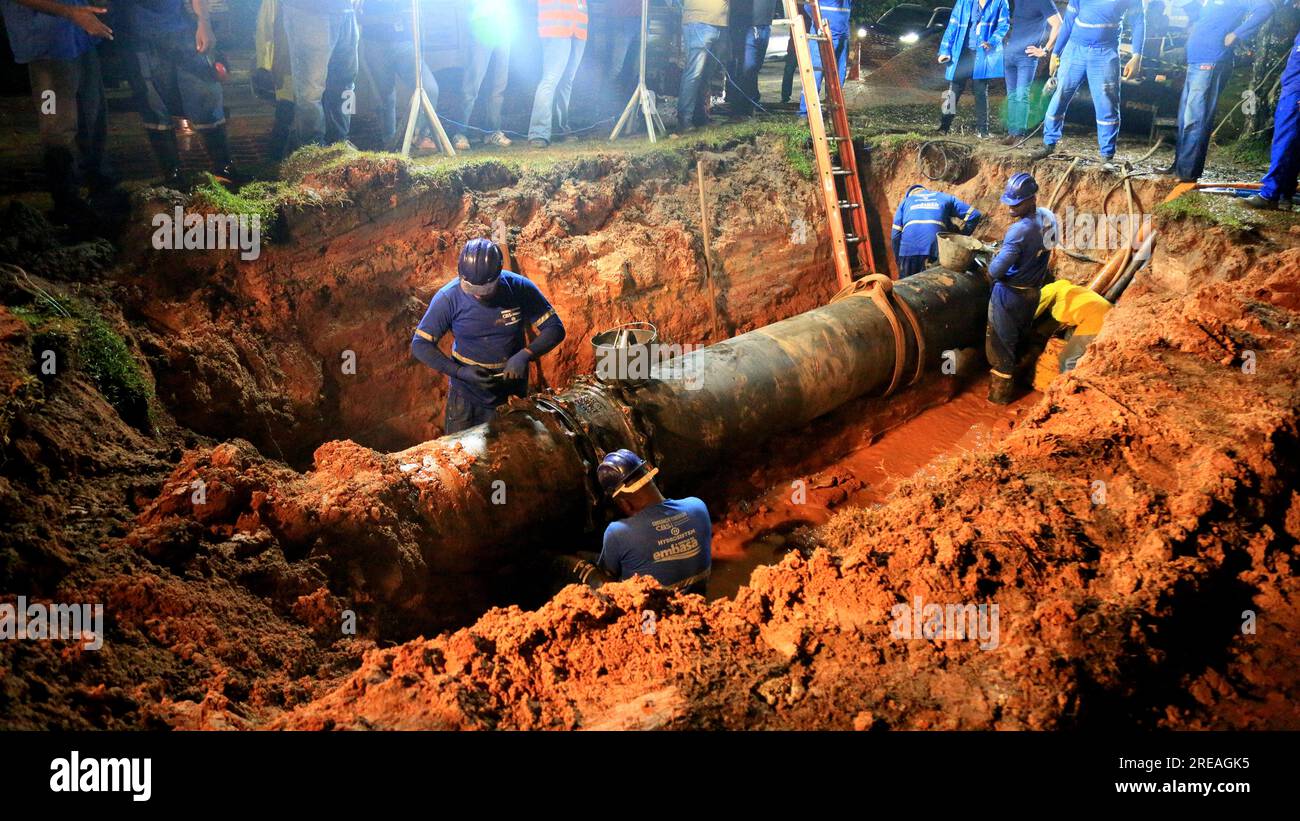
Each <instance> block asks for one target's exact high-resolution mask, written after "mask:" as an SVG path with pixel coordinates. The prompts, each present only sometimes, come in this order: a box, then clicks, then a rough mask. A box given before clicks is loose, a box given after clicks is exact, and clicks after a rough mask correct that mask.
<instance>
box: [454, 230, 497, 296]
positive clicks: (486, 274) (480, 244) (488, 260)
mask: <svg viewBox="0 0 1300 821" xmlns="http://www.w3.org/2000/svg"><path fill="white" fill-rule="evenodd" d="M501 265H502V258H501V249H500V248H498V247H497V244H496V243H495V242H493V241H492V240H490V239H487V238H486V237H479V238H477V239H472V240H470V241H469V242H467V243H465V247H464V248H462V249H461V252H460V261H459V262H457V263H456V272H457V273H458V274H460V282H461V286H462V287H464V288H465V290H466V291H469V292H470V293H471V294H474V295H475V296H488V295H490V294H491V293H492V292H493V291H495V290H496V285H497V277H499V276H501Z"/></svg>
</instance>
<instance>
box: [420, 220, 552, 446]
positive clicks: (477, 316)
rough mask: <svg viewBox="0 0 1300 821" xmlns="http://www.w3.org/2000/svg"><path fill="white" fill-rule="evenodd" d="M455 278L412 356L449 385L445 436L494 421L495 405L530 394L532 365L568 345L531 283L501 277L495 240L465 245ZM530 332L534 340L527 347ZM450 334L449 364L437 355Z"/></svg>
mask: <svg viewBox="0 0 1300 821" xmlns="http://www.w3.org/2000/svg"><path fill="white" fill-rule="evenodd" d="M457 271H458V273H459V274H460V276H458V277H457V278H456V279H453V280H452V281H451V282H448V283H447V284H446V285H444V286H443V287H442V288H441V289H440V290H439V291H438V293H436V294H434V296H433V300H432V301H430V302H429V310H428V311H426V312H425V314H424V318H423V319H421V320H420V324H419V326H418V327H416V329H415V336H414V338H413V339H412V340H411V355H412V356H414V357H415V358H416V359H418V360H420V361H421V362H423V363H424V364H426V365H428V366H429V367H430V368H433V369H434V370H436V371H441V372H442V373H445V374H447V376H448V377H449V378H450V380H451V387H450V390H449V391H448V392H447V414H446V421H445V424H444V433H446V434H452V433H457V432H459V431H462V430H465V429H466V428H470V427H473V426H474V425H480V424H483V423H484V422H487V421H490V420H491V419H492V418H493V417H494V416H496V409H497V406H498V405H501V404H504V403H505V401H506V400H507V399H508V398H509V397H511V396H523V395H524V394H526V393H527V392H528V363H529V362H531V361H532V360H534V359H537V358H538V357H541V356H543V355H544V354H546V353H547V352H549V351H550V350H551V349H552V348H554V347H555V346H556V345H558V344H560V342H561V341H563V339H564V323H562V322H561V321H560V318H559V316H557V315H556V313H555V310H554V309H553V308H551V304H550V303H549V302H547V301H546V297H544V296H542V292H541V291H539V290H538V289H537V286H536V285H534V284H533V283H532V282H531V281H529V280H528V279H527V278H526V277H521V276H519V275H518V274H515V273H512V272H510V271H503V270H502V258H501V249H500V248H498V247H497V245H496V243H495V242H493V241H492V240H490V239H481V238H480V239H472V240H470V241H469V242H467V243H465V248H464V249H463V250H462V251H461V253H460V261H459V263H458V264H457ZM530 326H531V327H533V328H536V330H537V336H536V337H535V338H534V339H533V341H532V342H529V343H527V344H525V339H524V329H525V328H526V327H530ZM448 331H450V332H451V334H452V336H453V338H454V340H455V341H454V344H453V345H452V349H451V356H447V355H446V354H444V353H443V352H442V351H441V350H439V349H438V342H439V341H440V340H441V339H442V337H443V336H444V335H446V333H447V332H448Z"/></svg>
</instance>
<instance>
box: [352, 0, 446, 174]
mask: <svg viewBox="0 0 1300 821" xmlns="http://www.w3.org/2000/svg"><path fill="white" fill-rule="evenodd" d="M361 44H362V45H361V53H362V56H363V57H364V58H365V61H366V70H367V71H369V72H370V79H371V80H372V81H373V82H374V85H375V96H376V97H377V98H378V103H379V107H378V111H377V112H376V113H377V114H378V119H379V145H380V148H382V149H383V150H384V151H397V150H398V149H399V148H401V143H402V140H401V139H399V138H398V134H399V133H400V134H402V135H403V136H405V131H404V129H405V127H406V119H407V117H408V116H409V115H410V110H411V109H410V104H411V93H412V92H413V91H414V88H415V84H414V83H415V81H414V79H413V78H414V77H415V69H414V66H415V41H414V40H413V39H412V37H411V0H366V4H365V5H364V6H363V7H362V14H361ZM420 71H421V73H422V74H423V83H424V92H425V93H426V94H428V95H429V102H430V103H432V104H433V106H434V108H437V106H438V81H437V80H436V79H435V78H434V76H433V72H432V71H430V70H429V67H428V65H426V64H425V63H424V61H423V60H421V61H420ZM399 111H400V112H401V120H400V122H399V120H398V114H397V113H398V112H399ZM426 122H427V119H426V118H425V117H424V115H423V113H421V115H420V123H426ZM421 128H432V124H429V125H427V126H421ZM417 133H419V134H420V139H419V141H418V142H417V143H416V144H415V145H416V147H417V148H432V147H434V146H435V145H436V143H434V142H433V140H432V138H431V137H430V136H429V135H428V134H427V133H425V132H424V131H423V130H422V131H420V132H417Z"/></svg>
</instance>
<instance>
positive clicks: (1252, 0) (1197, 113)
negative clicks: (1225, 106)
mask: <svg viewBox="0 0 1300 821" xmlns="http://www.w3.org/2000/svg"><path fill="white" fill-rule="evenodd" d="M1183 9H1184V13H1186V14H1187V16H1188V18H1190V19H1191V20H1192V28H1191V31H1190V32H1189V33H1188V35H1187V78H1186V80H1184V82H1183V95H1182V99H1181V100H1180V101H1179V103H1178V144H1177V147H1176V148H1175V149H1174V163H1173V165H1171V166H1170V167H1168V168H1165V169H1161V172H1160V173H1162V174H1171V175H1174V176H1177V177H1178V179H1179V181H1180V182H1196V181H1197V180H1198V179H1200V178H1201V172H1202V171H1204V170H1205V155H1206V153H1207V152H1208V151H1209V149H1210V131H1211V129H1212V128H1213V126H1214V112H1215V109H1216V108H1217V107H1218V105H1219V92H1220V91H1222V90H1223V87H1224V86H1225V85H1226V84H1227V82H1228V76H1229V75H1230V74H1232V60H1233V51H1234V49H1235V48H1236V46H1237V44H1238V43H1241V42H1244V41H1246V40H1249V39H1250V38H1251V37H1253V36H1255V33H1256V32H1257V31H1259V29H1260V27H1261V26H1263V25H1264V23H1265V22H1267V21H1268V18H1269V17H1271V16H1272V15H1273V3H1272V0H1193V2H1191V3H1189V4H1187V5H1186V6H1184V7H1183Z"/></svg>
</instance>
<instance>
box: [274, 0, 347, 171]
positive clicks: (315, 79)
mask: <svg viewBox="0 0 1300 821" xmlns="http://www.w3.org/2000/svg"><path fill="white" fill-rule="evenodd" d="M281 2H282V3H283V5H284V11H283V14H284V34H285V39H286V40H287V41H288V43H289V71H290V73H291V74H292V76H293V101H294V130H295V132H296V137H297V143H298V145H300V146H302V145H310V144H323V143H334V142H340V141H343V140H346V139H347V138H348V133H349V132H350V131H351V128H352V114H353V112H354V111H355V110H356V97H355V91H354V88H355V85H356V81H357V66H358V56H357V46H358V44H359V42H360V39H359V32H358V28H357V17H356V13H355V12H354V11H353V4H352V0H281Z"/></svg>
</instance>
